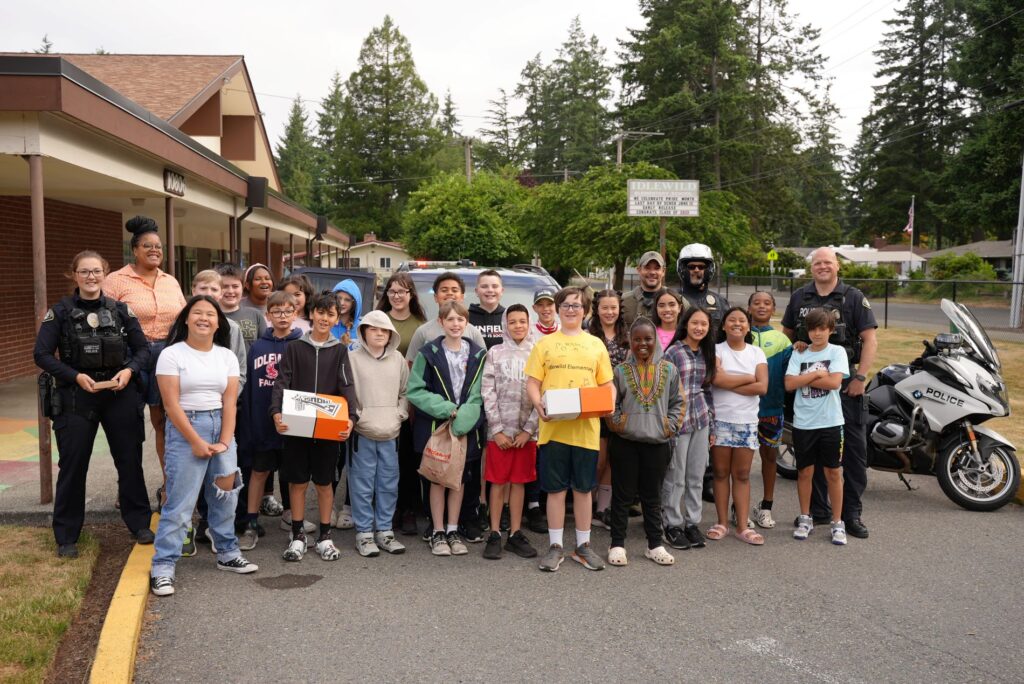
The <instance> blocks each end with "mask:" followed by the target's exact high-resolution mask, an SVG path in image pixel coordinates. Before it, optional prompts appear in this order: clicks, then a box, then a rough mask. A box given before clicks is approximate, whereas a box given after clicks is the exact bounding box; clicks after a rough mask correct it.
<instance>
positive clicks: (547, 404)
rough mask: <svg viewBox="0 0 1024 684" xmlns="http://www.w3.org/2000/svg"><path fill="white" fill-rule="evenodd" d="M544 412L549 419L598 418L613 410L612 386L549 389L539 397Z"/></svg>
mask: <svg viewBox="0 0 1024 684" xmlns="http://www.w3.org/2000/svg"><path fill="white" fill-rule="evenodd" d="M541 402H542V403H543V404H544V412H545V413H547V414H548V418H550V419H551V420H576V419H577V418H600V417H601V416H608V415H611V414H612V412H613V411H614V410H615V406H614V402H613V396H612V386H611V385H610V384H609V385H605V386H603V387H579V388H575V389H549V390H547V391H546V392H544V396H543V397H541Z"/></svg>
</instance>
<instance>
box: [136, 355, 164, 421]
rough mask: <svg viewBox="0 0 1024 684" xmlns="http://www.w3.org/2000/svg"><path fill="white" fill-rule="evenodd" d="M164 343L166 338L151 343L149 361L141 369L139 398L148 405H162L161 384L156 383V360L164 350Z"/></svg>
mask: <svg viewBox="0 0 1024 684" xmlns="http://www.w3.org/2000/svg"><path fill="white" fill-rule="evenodd" d="M164 345H165V342H164V340H158V341H157V342H150V343H149V363H147V364H146V367H145V368H142V369H141V370H140V371H139V380H141V381H142V389H141V390H140V391H139V398H140V400H141V401H144V402H145V403H146V405H147V406H159V405H160V386H159V385H157V384H156V360H157V358H158V357H159V356H160V352H162V351H163V350H164Z"/></svg>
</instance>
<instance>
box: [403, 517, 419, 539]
mask: <svg viewBox="0 0 1024 684" xmlns="http://www.w3.org/2000/svg"><path fill="white" fill-rule="evenodd" d="M398 531H399V532H401V533H402V534H404V535H405V536H407V537H411V536H412V535H414V534H416V532H418V531H419V530H417V529H416V514H415V513H413V512H412V511H406V512H405V513H403V514H402V523H401V525H400V526H399V528H398Z"/></svg>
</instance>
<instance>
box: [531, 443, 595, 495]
mask: <svg viewBox="0 0 1024 684" xmlns="http://www.w3.org/2000/svg"><path fill="white" fill-rule="evenodd" d="M539 453H540V486H541V489H543V490H544V491H545V492H549V493H554V492H564V491H566V490H567V489H569V488H570V487H571V488H572V489H574V490H575V491H577V492H589V491H592V490H593V489H594V487H596V486H597V450H596V449H584V448H583V447H578V446H572V445H570V444H562V443H561V442H548V443H547V444H544V445H542V446H541V447H540V448H539Z"/></svg>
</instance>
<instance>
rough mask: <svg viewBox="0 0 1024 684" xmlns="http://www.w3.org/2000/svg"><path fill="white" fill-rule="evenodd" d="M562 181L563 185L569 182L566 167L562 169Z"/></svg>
mask: <svg viewBox="0 0 1024 684" xmlns="http://www.w3.org/2000/svg"><path fill="white" fill-rule="evenodd" d="M562 181H563V182H565V183H568V182H569V167H568V166H566V167H565V168H564V169H562Z"/></svg>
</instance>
